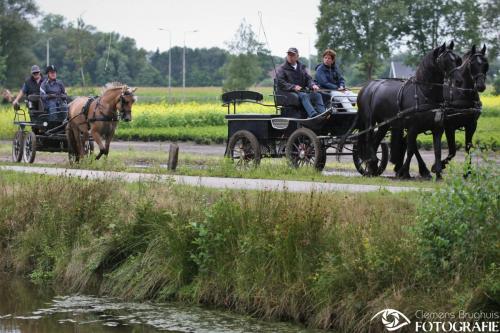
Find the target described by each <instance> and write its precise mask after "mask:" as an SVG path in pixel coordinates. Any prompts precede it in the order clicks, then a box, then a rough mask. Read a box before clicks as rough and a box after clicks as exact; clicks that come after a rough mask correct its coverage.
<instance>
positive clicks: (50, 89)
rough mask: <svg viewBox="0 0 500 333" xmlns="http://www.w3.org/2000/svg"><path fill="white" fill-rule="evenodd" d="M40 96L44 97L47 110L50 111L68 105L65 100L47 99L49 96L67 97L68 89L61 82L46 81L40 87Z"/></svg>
mask: <svg viewBox="0 0 500 333" xmlns="http://www.w3.org/2000/svg"><path fill="white" fill-rule="evenodd" d="M40 95H41V96H42V100H43V102H44V104H45V108H47V109H49V110H50V109H53V108H58V107H60V106H63V105H65V104H66V100H65V99H61V98H54V97H50V98H49V97H47V95H66V89H65V88H64V84H63V83H62V81H60V80H57V79H56V80H49V79H48V78H47V79H45V80H44V81H43V82H42V84H41V85H40Z"/></svg>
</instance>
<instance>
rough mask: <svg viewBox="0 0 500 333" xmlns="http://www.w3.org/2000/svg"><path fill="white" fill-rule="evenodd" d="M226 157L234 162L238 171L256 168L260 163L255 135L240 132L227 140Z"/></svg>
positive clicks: (258, 146)
mask: <svg viewBox="0 0 500 333" xmlns="http://www.w3.org/2000/svg"><path fill="white" fill-rule="evenodd" d="M227 146H228V151H227V157H229V158H231V159H232V160H233V161H235V162H236V164H235V166H236V168H238V169H242V168H243V169H244V168H248V167H256V166H258V165H259V163H260V157H261V155H260V144H259V141H258V140H257V138H256V137H255V135H253V134H252V133H251V132H249V131H246V130H241V131H238V132H236V133H234V134H233V136H231V138H229V142H228V145H227Z"/></svg>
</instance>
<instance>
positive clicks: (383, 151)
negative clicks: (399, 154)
mask: <svg viewBox="0 0 500 333" xmlns="http://www.w3.org/2000/svg"><path fill="white" fill-rule="evenodd" d="M352 159H353V161H354V166H356V170H358V172H359V173H360V174H362V175H363V176H380V175H381V174H382V173H383V172H384V171H385V168H386V167H387V162H388V161H389V145H388V144H387V143H386V142H381V143H380V145H379V146H378V148H377V167H376V170H375V172H373V171H371V170H370V168H369V165H368V164H369V163H367V162H366V161H364V160H363V159H361V157H360V156H359V154H358V147H357V143H355V144H354V146H353V148H352Z"/></svg>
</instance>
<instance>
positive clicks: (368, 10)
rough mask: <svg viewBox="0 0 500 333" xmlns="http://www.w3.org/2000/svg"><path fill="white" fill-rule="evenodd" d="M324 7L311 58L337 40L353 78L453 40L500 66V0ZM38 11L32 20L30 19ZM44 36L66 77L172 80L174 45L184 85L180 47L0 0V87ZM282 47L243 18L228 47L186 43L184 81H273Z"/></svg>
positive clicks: (40, 51)
mask: <svg viewBox="0 0 500 333" xmlns="http://www.w3.org/2000/svg"><path fill="white" fill-rule="evenodd" d="M319 9H320V16H319V17H318V19H317V23H316V28H317V32H318V41H317V43H316V48H317V50H318V51H317V53H318V56H314V57H315V60H316V61H317V62H320V61H321V57H320V54H321V52H322V50H324V49H325V48H327V47H330V48H333V49H335V50H336V51H337V53H338V57H337V58H338V62H339V63H340V65H341V69H342V70H343V71H344V74H345V76H346V77H347V78H348V83H349V84H350V85H356V84H360V83H362V82H364V81H366V80H368V79H371V78H374V77H380V76H384V75H387V73H388V66H389V63H390V59H402V60H404V62H406V63H407V64H409V65H412V66H415V65H416V63H417V62H418V60H419V59H420V57H421V56H422V55H423V54H424V53H425V52H426V51H428V50H429V49H431V48H432V47H434V46H436V45H437V44H438V43H442V42H443V41H449V40H452V39H454V40H455V42H456V44H457V45H458V46H459V47H460V48H462V50H459V51H465V49H467V48H470V46H471V45H472V44H474V43H475V44H477V45H479V44H481V43H483V42H484V43H486V44H487V46H488V56H489V59H490V74H492V75H493V74H495V73H497V72H498V68H499V66H498V63H499V62H498V54H499V49H500V46H499V43H500V41H499V39H500V38H499V35H498V30H497V29H498V26H499V25H500V24H499V23H500V19H499V17H500V2H498V1H496V0H482V1H469V0H372V1H369V2H367V1H362V0H352V1H340V0H321V2H320V6H319ZM36 18H39V20H38V22H39V23H37V25H36V26H35V25H34V24H33V23H31V22H33V21H34V19H36ZM47 43H48V44H49V46H50V63H51V64H55V65H56V66H57V67H58V69H59V73H60V75H59V76H60V77H61V78H62V79H63V80H64V82H65V84H66V85H71V86H91V85H102V84H104V83H106V82H110V81H122V82H125V83H127V84H129V85H138V86H166V85H168V58H169V52H170V56H171V64H172V69H171V82H172V86H181V85H182V53H183V48H182V47H177V46H176V47H173V48H172V49H171V50H169V51H165V52H160V51H159V50H156V51H148V50H145V49H143V48H139V47H138V46H137V44H136V42H135V40H134V39H132V38H129V37H125V36H121V35H120V34H118V33H116V32H113V33H103V32H100V31H97V30H96V28H95V27H93V26H90V25H87V24H86V23H85V22H84V20H83V19H81V18H80V19H78V20H77V21H76V22H68V21H67V20H66V19H65V18H64V17H62V16H60V15H53V14H48V15H45V16H43V17H42V16H41V14H40V13H39V10H38V8H37V6H36V3H35V2H34V0H0V85H1V86H6V87H12V88H16V87H19V86H20V85H21V83H22V81H23V80H24V78H25V77H26V76H27V75H28V74H29V67H30V65H32V64H39V65H41V66H42V68H43V67H44V66H45V65H46V49H47ZM291 44H293V40H291ZM283 56H284V55H283ZM283 56H279V57H277V56H273V55H271V52H270V51H269V50H268V49H266V48H265V47H264V45H263V44H262V43H261V42H259V41H257V40H256V36H255V33H254V32H253V30H252V27H251V25H249V24H247V23H246V22H245V21H243V22H242V24H241V25H240V27H239V28H238V31H236V33H235V35H234V38H233V40H232V41H229V42H228V43H227V49H222V48H218V47H212V48H201V49H191V48H187V49H186V59H187V62H186V73H187V75H186V85H187V86H223V87H224V89H226V90H227V89H244V88H247V87H248V86H250V85H252V84H256V83H260V84H267V85H269V84H272V78H271V73H272V71H273V61H274V63H275V64H276V65H279V64H280V63H282V62H283ZM302 61H304V62H306V61H307V60H306V59H302ZM313 62H314V61H313ZM498 77H499V76H498V75H497V78H498Z"/></svg>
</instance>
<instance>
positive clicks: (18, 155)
mask: <svg viewBox="0 0 500 333" xmlns="http://www.w3.org/2000/svg"><path fill="white" fill-rule="evenodd" d="M23 145H24V131H23V130H18V131H17V132H16V134H15V135H14V140H13V141H12V162H16V163H18V162H21V160H22V159H23Z"/></svg>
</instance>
